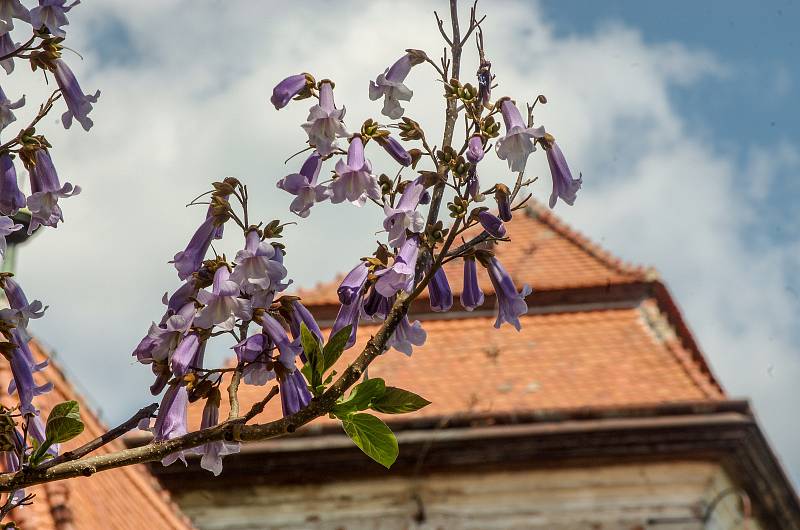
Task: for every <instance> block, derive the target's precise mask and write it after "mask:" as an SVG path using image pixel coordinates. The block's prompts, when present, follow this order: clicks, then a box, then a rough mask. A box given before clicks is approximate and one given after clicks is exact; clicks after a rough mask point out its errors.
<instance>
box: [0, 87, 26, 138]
mask: <svg viewBox="0 0 800 530" xmlns="http://www.w3.org/2000/svg"><path fill="white" fill-rule="evenodd" d="M23 105H25V96H22V97H21V98H19V99H18V100H17V101H14V102H12V101H11V100H10V99H8V96H6V93H5V92H3V88H2V87H0V131H2V130H3V129H5V128H6V127H8V126H9V124H11V123H14V122H15V121H17V117H16V116H14V113H13V112H11V111H12V110H17V109H19V108H21V107H22V106H23Z"/></svg>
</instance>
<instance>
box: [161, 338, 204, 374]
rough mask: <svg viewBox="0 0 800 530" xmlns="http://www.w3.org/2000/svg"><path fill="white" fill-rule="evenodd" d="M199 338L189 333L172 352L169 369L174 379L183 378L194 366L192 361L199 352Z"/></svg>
mask: <svg viewBox="0 0 800 530" xmlns="http://www.w3.org/2000/svg"><path fill="white" fill-rule="evenodd" d="M200 347H201V344H200V337H199V336H198V335H197V333H189V334H188V335H186V336H184V337H183V338H182V339H181V342H180V343H179V344H178V347H177V348H175V351H174V352H172V359H170V363H169V364H170V368H171V369H172V373H173V374H174V375H175V376H176V377H183V376H184V375H186V374H187V373H188V372H189V368H190V367H191V366H195V365H194V360H195V358H196V357H197V355H198V353H199V352H200Z"/></svg>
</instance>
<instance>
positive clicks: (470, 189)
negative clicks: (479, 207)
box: [466, 166, 484, 202]
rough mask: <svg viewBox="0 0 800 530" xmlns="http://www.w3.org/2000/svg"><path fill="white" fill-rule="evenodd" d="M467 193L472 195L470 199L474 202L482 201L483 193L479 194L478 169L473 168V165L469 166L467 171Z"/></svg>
mask: <svg viewBox="0 0 800 530" xmlns="http://www.w3.org/2000/svg"><path fill="white" fill-rule="evenodd" d="M466 184H467V195H469V196H470V197H472V200H473V201H475V202H481V201H483V198H484V197H483V195H482V194H481V183H480V181H479V180H478V171H477V170H476V169H475V166H471V167H470V168H469V170H468V171H467V181H466Z"/></svg>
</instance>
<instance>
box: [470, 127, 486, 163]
mask: <svg viewBox="0 0 800 530" xmlns="http://www.w3.org/2000/svg"><path fill="white" fill-rule="evenodd" d="M483 155H484V151H483V139H482V138H481V135H480V134H476V135H474V136H472V137H470V139H469V142H467V160H469V161H470V162H472V163H473V164H477V163H478V162H480V161H481V160H483Z"/></svg>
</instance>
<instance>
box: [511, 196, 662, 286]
mask: <svg viewBox="0 0 800 530" xmlns="http://www.w3.org/2000/svg"><path fill="white" fill-rule="evenodd" d="M525 215H527V216H528V217H529V218H531V219H533V220H537V221H541V222H542V223H544V224H546V225H547V226H548V227H549V228H551V229H552V230H553V231H554V232H557V233H558V234H559V235H561V236H562V237H564V238H565V239H568V240H569V241H570V242H572V243H573V244H575V245H577V246H578V247H580V249H581V250H583V251H585V252H586V253H587V254H589V255H590V256H592V257H593V258H595V259H596V260H597V261H599V262H600V263H602V264H603V265H606V266H608V267H610V268H611V269H613V270H614V271H616V272H618V273H620V274H628V275H632V276H636V277H637V278H638V279H641V280H648V281H650V280H655V279H657V278H658V277H659V274H658V272H657V271H656V269H655V268H654V267H652V266H644V265H634V264H632V263H629V262H626V261H625V260H623V259H621V258H619V257H617V256H615V255H614V254H612V253H611V252H610V251H608V250H606V249H605V248H604V247H602V246H601V245H600V244H599V243H596V242H594V241H593V240H592V239H590V238H589V237H588V236H586V235H585V234H583V233H582V232H580V231H579V230H577V229H575V228H573V227H572V226H571V225H569V224H568V223H567V222H566V221H564V220H563V219H561V218H560V217H559V216H558V215H556V214H555V213H554V212H552V211H550V210H549V209H548V208H546V207H545V206H544V205H543V204H541V203H540V202H539V201H537V200H535V199H530V202H529V204H528V205H527V206H526V207H525Z"/></svg>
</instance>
